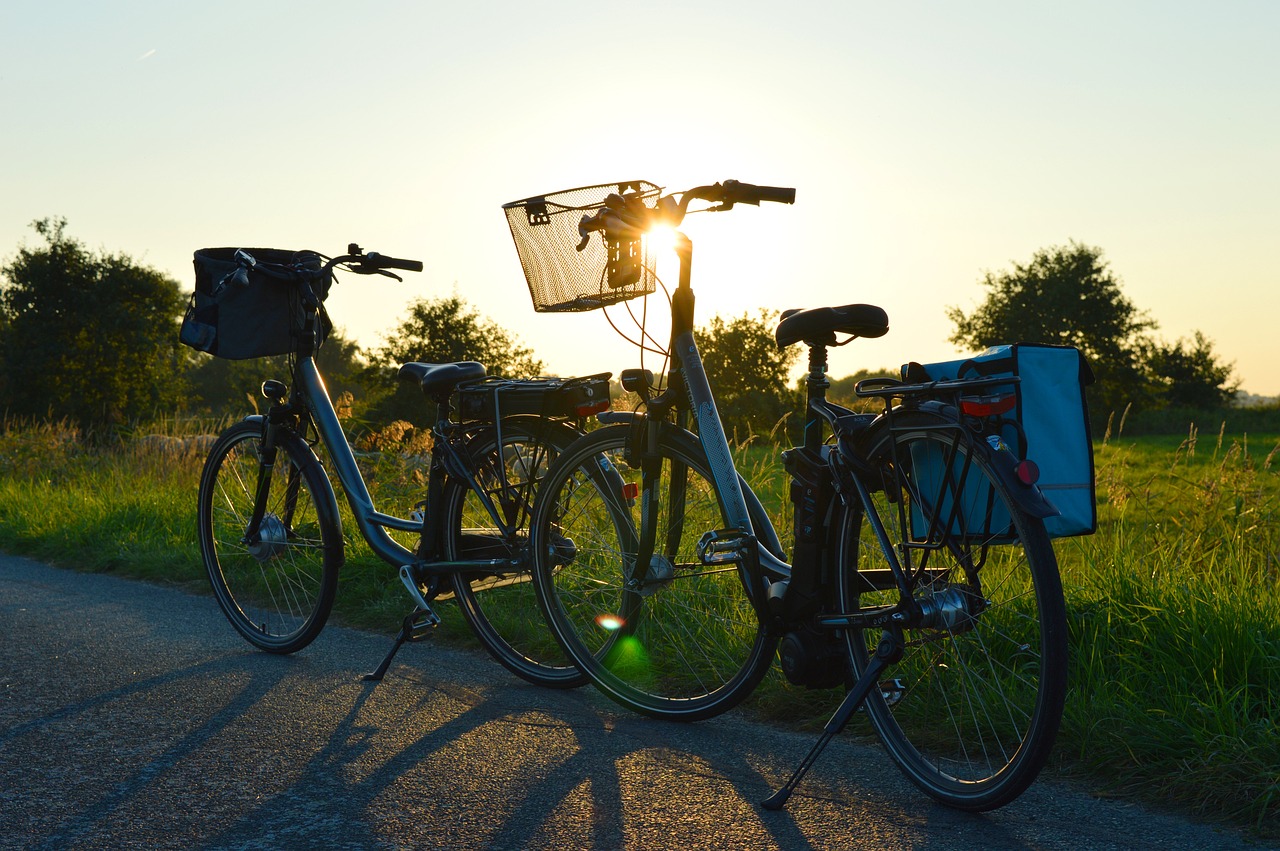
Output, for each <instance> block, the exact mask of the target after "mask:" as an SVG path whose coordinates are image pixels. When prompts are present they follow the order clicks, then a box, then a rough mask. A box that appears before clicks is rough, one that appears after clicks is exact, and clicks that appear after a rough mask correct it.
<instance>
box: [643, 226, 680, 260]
mask: <svg viewBox="0 0 1280 851" xmlns="http://www.w3.org/2000/svg"><path fill="white" fill-rule="evenodd" d="M644 238H645V243H646V245H647V246H648V248H649V250H650V251H652V252H653V253H654V255H655V257H656V258H657V259H658V261H659V262H662V261H664V260H666V259H668V258H669V257H670V256H671V254H672V252H673V251H675V247H676V229H675V228H673V227H671V226H670V225H658V226H656V227H653V228H650V229H649V232H648V233H647V234H645V237H644Z"/></svg>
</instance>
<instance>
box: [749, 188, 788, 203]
mask: <svg viewBox="0 0 1280 851" xmlns="http://www.w3.org/2000/svg"><path fill="white" fill-rule="evenodd" d="M755 189H756V191H757V193H758V197H759V198H760V200H761V201H774V202H776V203H778V204H794V203H795V202H796V190H795V187H794V186H792V187H785V186H757V187H755Z"/></svg>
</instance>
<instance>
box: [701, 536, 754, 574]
mask: <svg viewBox="0 0 1280 851" xmlns="http://www.w3.org/2000/svg"><path fill="white" fill-rule="evenodd" d="M750 546H751V539H750V536H749V535H744V534H743V533H742V532H741V530H738V529H720V530H717V531H712V532H706V533H705V534H703V536H702V537H701V538H699V539H698V548H697V553H698V560H699V561H701V562H702V563H703V564H708V565H709V564H734V563H737V562H739V561H742V559H743V557H744V556H745V554H746V553H747V551H748V549H749V548H750Z"/></svg>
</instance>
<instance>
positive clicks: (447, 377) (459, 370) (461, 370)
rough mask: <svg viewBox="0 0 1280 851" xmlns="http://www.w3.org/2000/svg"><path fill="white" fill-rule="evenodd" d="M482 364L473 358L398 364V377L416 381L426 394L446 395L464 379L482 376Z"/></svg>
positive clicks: (483, 374) (472, 379) (470, 379)
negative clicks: (448, 361)
mask: <svg viewBox="0 0 1280 851" xmlns="http://www.w3.org/2000/svg"><path fill="white" fill-rule="evenodd" d="M484 376H485V370H484V364H482V363H477V362H476V361H473V360H464V361H458V362H456V363H406V364H402V365H401V366H400V378H401V379H403V380H405V381H416V382H417V383H418V384H420V385H421V386H422V392H423V393H426V394H427V395H428V396H432V397H435V396H441V395H448V394H449V393H452V392H453V388H455V387H457V386H458V385H459V384H461V383H463V382H464V381H476V380H478V379H481V378H484Z"/></svg>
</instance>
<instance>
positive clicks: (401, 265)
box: [362, 251, 422, 272]
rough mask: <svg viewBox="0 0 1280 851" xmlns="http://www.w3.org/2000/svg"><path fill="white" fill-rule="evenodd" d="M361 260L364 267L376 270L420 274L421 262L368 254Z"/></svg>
mask: <svg viewBox="0 0 1280 851" xmlns="http://www.w3.org/2000/svg"><path fill="white" fill-rule="evenodd" d="M362 260H363V261H364V264H365V265H366V266H374V267H376V268H378V269H404V270H405V271H406V272H421V271H422V261H421V260H401V259H400V258H399V257H388V256H387V255H385V254H378V253H376V252H372V251H371V252H369V253H368V254H366V255H365V256H364V257H363V258H362Z"/></svg>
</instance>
